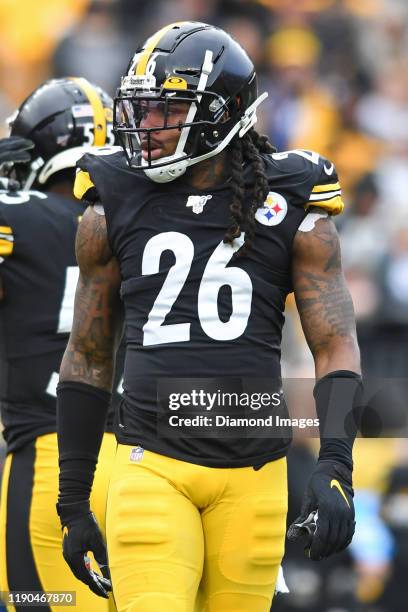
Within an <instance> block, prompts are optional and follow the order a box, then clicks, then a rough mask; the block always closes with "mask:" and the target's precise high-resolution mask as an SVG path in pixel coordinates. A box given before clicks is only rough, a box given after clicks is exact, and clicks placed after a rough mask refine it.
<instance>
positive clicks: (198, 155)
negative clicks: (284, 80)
mask: <svg viewBox="0 0 408 612" xmlns="http://www.w3.org/2000/svg"><path fill="white" fill-rule="evenodd" d="M266 96H267V94H266V93H265V94H262V96H260V97H258V91H257V82H256V74H255V70H254V66H253V64H252V62H251V60H250V59H249V57H248V55H247V54H246V53H245V51H244V50H243V49H242V47H241V46H240V45H239V44H238V43H237V42H236V41H235V40H233V39H232V38H231V36H229V35H228V34H227V33H226V32H224V31H223V30H220V29H219V28H216V27H214V26H211V25H207V24H205V23H198V22H191V21H185V22H179V23H174V24H171V25H168V26H166V27H164V28H162V29H161V30H159V31H158V32H156V34H154V35H153V36H151V37H150V38H149V39H148V40H147V41H146V42H145V43H144V44H143V46H142V47H141V48H139V49H138V50H137V51H136V54H135V55H134V57H133V59H132V61H131V62H130V65H129V68H128V71H127V75H126V76H124V77H122V81H121V86H120V88H119V89H118V90H117V95H116V98H115V109H114V131H115V132H116V134H117V135H118V137H119V141H120V143H121V144H122V146H123V148H124V150H125V153H126V156H127V159H128V162H129V165H130V166H132V167H136V168H143V169H144V171H145V173H146V174H147V176H148V177H149V178H151V179H152V180H154V181H156V182H167V181H172V180H174V179H175V178H177V177H178V176H180V175H182V174H183V173H184V172H185V171H186V169H187V167H188V166H190V165H192V164H195V163H197V162H200V161H202V160H204V159H207V158H209V157H212V156H213V155H216V154H218V153H220V152H221V151H222V150H223V149H224V148H225V147H226V146H227V144H228V143H229V142H230V141H231V139H232V138H233V137H234V136H235V135H236V134H238V135H239V136H240V137H242V136H243V135H244V134H245V133H246V132H247V131H248V130H249V129H250V128H251V127H252V125H253V124H254V123H255V122H256V114H255V111H256V107H257V106H258V105H259V104H260V103H261V102H262V100H264V98H266ZM180 103H188V112H187V113H186V118H185V120H184V122H183V123H179V124H178V125H177V127H178V129H179V133H180V134H179V138H178V142H177V146H176V150H175V152H174V153H173V154H172V155H169V156H167V157H162V158H159V159H158V160H153V159H152V155H151V151H152V147H151V137H152V134H154V133H155V132H156V133H157V132H159V131H162V130H168V129H175V127H174V124H173V125H171V121H170V122H169V121H168V119H169V116H170V114H171V108H172V105H175V104H176V105H177V104H178V105H179V106H180ZM152 105H156V107H155V108H157V107H158V106H160V107H161V114H159V113H156V116H160V119H161V117H162V120H161V124H160V125H154V126H153V127H144V126H143V125H142V126H141V121H142V119H143V116H144V113H146V112H148V110H146V109H149V108H151V107H152ZM173 108H174V106H173ZM169 123H170V126H169ZM142 134H143V135H142ZM153 138H154V136H153ZM141 139H142V140H143V146H144V150H145V151H147V154H145V155H144V156H143V155H142V154H141V150H140V146H141ZM146 157H147V159H146Z"/></svg>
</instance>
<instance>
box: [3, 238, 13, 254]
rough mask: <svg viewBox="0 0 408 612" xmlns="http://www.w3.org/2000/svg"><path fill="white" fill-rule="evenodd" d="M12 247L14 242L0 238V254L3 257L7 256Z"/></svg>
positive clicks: (10, 252)
mask: <svg viewBox="0 0 408 612" xmlns="http://www.w3.org/2000/svg"><path fill="white" fill-rule="evenodd" d="M13 249H14V244H13V242H12V241H10V240H4V239H3V238H0V255H2V256H3V257H9V256H10V255H11V254H12V252H13Z"/></svg>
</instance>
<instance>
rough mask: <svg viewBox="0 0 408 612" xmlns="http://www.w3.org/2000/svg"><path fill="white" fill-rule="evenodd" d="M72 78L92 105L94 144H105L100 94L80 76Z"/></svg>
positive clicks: (104, 127)
mask: <svg viewBox="0 0 408 612" xmlns="http://www.w3.org/2000/svg"><path fill="white" fill-rule="evenodd" d="M72 80H73V81H74V82H75V83H76V84H77V85H78V86H79V87H80V88H81V89H82V91H83V92H84V94H85V95H86V97H87V98H88V100H89V103H90V105H91V106H92V111H93V118H94V142H93V144H94V146H95V147H101V146H103V145H104V144H106V116H105V111H104V108H103V104H102V100H101V98H100V95H99V94H98V92H97V91H96V89H95V87H93V85H91V84H90V83H89V81H87V80H86V79H84V78H82V77H72Z"/></svg>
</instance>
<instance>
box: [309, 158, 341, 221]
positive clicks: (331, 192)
mask: <svg viewBox="0 0 408 612" xmlns="http://www.w3.org/2000/svg"><path fill="white" fill-rule="evenodd" d="M313 179H314V185H313V186H312V190H311V192H310V196H309V200H308V202H306V204H305V208H306V210H307V209H308V208H309V207H310V206H317V207H318V208H322V209H323V210H325V211H327V212H328V213H329V215H339V214H340V213H342V212H343V209H344V202H343V199H342V196H341V187H340V182H339V177H338V176H337V172H336V168H335V167H334V164H333V163H332V162H330V161H328V160H327V159H325V158H324V157H320V159H319V164H318V167H317V169H316V172H315V173H314V177H313Z"/></svg>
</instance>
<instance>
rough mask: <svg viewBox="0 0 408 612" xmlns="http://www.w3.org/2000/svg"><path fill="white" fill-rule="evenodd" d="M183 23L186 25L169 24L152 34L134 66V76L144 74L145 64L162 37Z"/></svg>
mask: <svg viewBox="0 0 408 612" xmlns="http://www.w3.org/2000/svg"><path fill="white" fill-rule="evenodd" d="M183 23H188V22H187V21H176V22H175V23H170V24H169V25H166V26H164V28H162V29H161V30H159V31H158V32H156V34H153V36H151V37H150V38H149V39H148V41H147V44H146V47H145V48H144V49H143V51H142V53H141V55H140V59H139V61H138V63H137V66H136V71H135V74H136V75H138V76H139V75H142V74H145V73H146V66H147V63H148V61H149V59H150V56H151V54H152V51H154V49H155V48H156V47H157V45H158V44H159V42H160V40H161V39H162V38H163V36H164V35H165V34H166V33H167V32H168V31H169V30H171V29H172V28H174V26H178V25H183Z"/></svg>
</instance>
